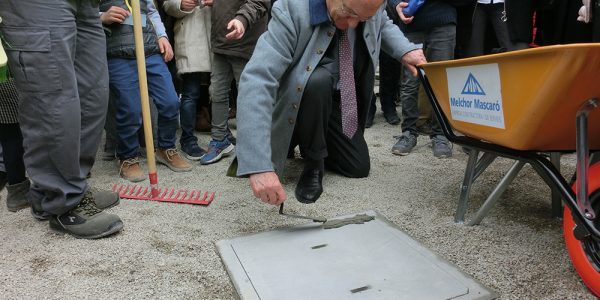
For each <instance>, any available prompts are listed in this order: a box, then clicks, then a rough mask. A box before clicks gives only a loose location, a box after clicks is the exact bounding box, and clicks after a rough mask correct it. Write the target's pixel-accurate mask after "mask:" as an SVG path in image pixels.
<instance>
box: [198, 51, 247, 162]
mask: <svg viewBox="0 0 600 300" xmlns="http://www.w3.org/2000/svg"><path fill="white" fill-rule="evenodd" d="M246 63H248V60H247V59H245V58H241V57H236V56H231V55H225V54H219V53H214V56H213V70H212V73H211V77H210V79H211V83H210V95H211V101H212V105H211V111H212V121H211V132H210V134H211V141H210V143H209V144H208V149H207V153H206V155H204V156H203V157H202V159H201V160H200V162H201V163H202V164H211V163H215V162H217V161H219V160H220V159H221V158H223V157H224V156H227V155H229V154H230V153H231V152H232V151H233V149H234V148H235V147H234V145H233V139H232V138H233V137H232V136H230V133H229V127H228V125H227V120H229V109H230V107H229V100H230V95H231V86H232V81H233V80H234V79H235V82H236V83H237V82H240V76H241V75H242V71H243V70H244V67H246Z"/></svg>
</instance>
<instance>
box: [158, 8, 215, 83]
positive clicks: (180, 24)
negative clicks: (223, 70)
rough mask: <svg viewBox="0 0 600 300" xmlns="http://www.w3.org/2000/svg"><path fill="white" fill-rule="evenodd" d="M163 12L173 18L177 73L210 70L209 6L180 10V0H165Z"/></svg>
mask: <svg viewBox="0 0 600 300" xmlns="http://www.w3.org/2000/svg"><path fill="white" fill-rule="evenodd" d="M163 8H164V9H165V12H166V13H167V14H169V15H171V16H173V17H175V18H177V21H176V22H175V27H174V28H173V30H174V32H175V41H174V42H175V49H174V51H175V60H176V62H177V73H178V74H185V73H192V72H210V71H211V69H212V67H211V61H212V51H211V49H210V26H211V25H210V14H211V13H210V10H211V9H210V8H209V7H203V8H200V7H196V8H194V9H193V10H192V11H190V12H186V11H182V10H181V0H167V1H165V2H164V4H163Z"/></svg>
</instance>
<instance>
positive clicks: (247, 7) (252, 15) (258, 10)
mask: <svg viewBox="0 0 600 300" xmlns="http://www.w3.org/2000/svg"><path fill="white" fill-rule="evenodd" d="M270 5H271V1H270V0H220V1H215V2H214V4H213V7H212V12H211V13H212V15H211V19H212V20H211V24H212V30H211V36H210V38H211V46H212V50H213V52H214V53H218V54H224V55H231V56H235V57H241V58H245V59H250V57H251V56H252V52H254V47H255V46H256V41H257V40H258V38H259V37H260V35H261V34H262V33H263V32H265V30H266V29H267V22H268V19H269V16H268V11H269V8H270ZM234 18H235V19H238V20H239V21H240V22H242V24H244V28H245V29H246V31H245V33H244V36H243V37H242V38H241V39H239V40H228V39H226V38H225V35H227V33H229V30H227V24H228V23H229V21H231V20H233V19H234Z"/></svg>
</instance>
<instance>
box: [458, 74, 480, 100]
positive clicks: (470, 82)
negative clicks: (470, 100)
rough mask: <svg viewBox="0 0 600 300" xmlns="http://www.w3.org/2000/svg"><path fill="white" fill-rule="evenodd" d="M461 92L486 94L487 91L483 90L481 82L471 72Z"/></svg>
mask: <svg viewBox="0 0 600 300" xmlns="http://www.w3.org/2000/svg"><path fill="white" fill-rule="evenodd" d="M461 94H463V95H485V92H484V91H483V88H482V87H481V85H480V84H479V82H478V81H477V79H475V76H473V74H471V73H469V77H468V78H467V82H465V86H464V87H463V89H462V93H461Z"/></svg>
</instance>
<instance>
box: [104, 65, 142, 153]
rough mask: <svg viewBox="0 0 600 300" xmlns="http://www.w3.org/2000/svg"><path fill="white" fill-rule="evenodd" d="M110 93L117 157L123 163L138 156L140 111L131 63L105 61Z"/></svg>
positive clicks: (135, 78)
mask: <svg viewBox="0 0 600 300" xmlns="http://www.w3.org/2000/svg"><path fill="white" fill-rule="evenodd" d="M108 71H109V74H110V75H109V78H110V89H111V92H112V93H113V94H114V96H115V100H116V101H115V104H116V111H117V113H116V116H115V120H116V132H117V157H118V158H119V160H121V161H123V160H126V159H130V158H135V157H138V156H139V141H138V130H139V129H140V127H141V126H142V116H141V114H142V107H141V104H140V88H139V83H138V77H137V66H136V62H135V60H133V59H122V58H110V59H108Z"/></svg>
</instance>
